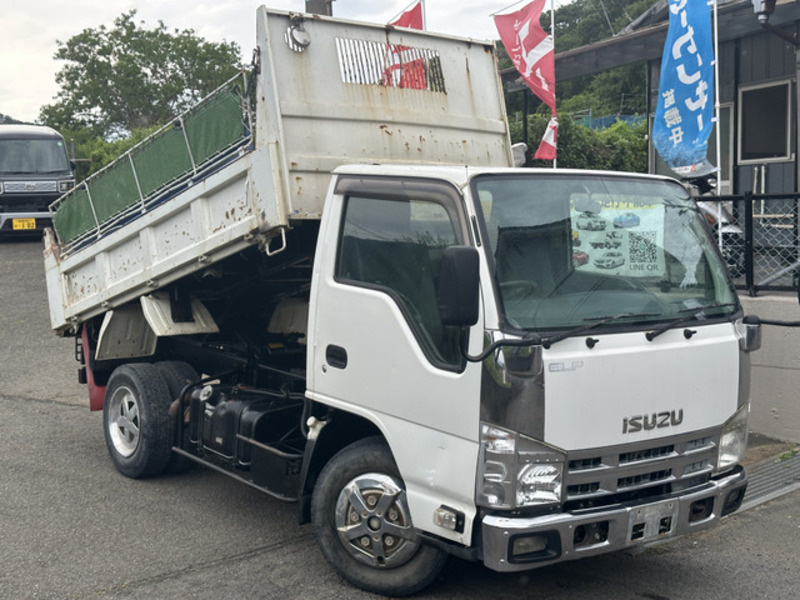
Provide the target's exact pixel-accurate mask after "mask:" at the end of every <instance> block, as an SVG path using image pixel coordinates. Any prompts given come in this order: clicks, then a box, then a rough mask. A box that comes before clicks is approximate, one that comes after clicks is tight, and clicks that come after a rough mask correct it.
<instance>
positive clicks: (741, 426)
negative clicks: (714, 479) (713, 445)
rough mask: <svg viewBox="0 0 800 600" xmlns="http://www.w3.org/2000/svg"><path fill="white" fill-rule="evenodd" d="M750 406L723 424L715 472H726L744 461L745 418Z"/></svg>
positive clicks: (745, 447)
mask: <svg viewBox="0 0 800 600" xmlns="http://www.w3.org/2000/svg"><path fill="white" fill-rule="evenodd" d="M749 413H750V405H749V404H745V405H744V406H743V407H742V408H740V409H739V410H738V411H736V414H734V415H733V417H731V418H730V420H729V421H728V422H727V423H725V426H724V427H723V428H722V437H720V440H719V455H718V457H717V472H722V471H727V470H728V469H730V468H732V467H735V466H736V465H738V464H739V463H740V462H742V459H744V453H745V450H747V417H748V415H749Z"/></svg>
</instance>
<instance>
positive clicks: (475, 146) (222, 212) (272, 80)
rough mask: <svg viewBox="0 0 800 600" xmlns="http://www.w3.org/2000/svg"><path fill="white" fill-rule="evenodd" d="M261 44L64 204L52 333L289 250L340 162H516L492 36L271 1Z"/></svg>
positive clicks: (56, 237)
mask: <svg viewBox="0 0 800 600" xmlns="http://www.w3.org/2000/svg"><path fill="white" fill-rule="evenodd" d="M257 48H258V52H257V54H256V57H257V58H256V61H255V64H254V65H253V72H252V73H250V74H243V75H242V76H240V77H237V78H235V79H233V80H231V82H229V83H228V84H227V85H226V86H223V88H221V89H220V90H219V91H218V92H217V93H216V94H214V95H213V96H212V97H211V98H209V99H206V100H205V101H204V102H203V103H201V104H200V105H198V106H197V107H195V108H194V109H192V110H191V111H189V112H188V113H186V114H184V115H181V116H180V117H178V118H177V119H176V120H175V121H174V122H173V123H171V124H170V125H168V126H166V127H165V128H163V129H162V130H160V131H159V132H157V133H156V134H154V136H153V137H151V138H149V139H147V140H145V141H144V142H142V143H141V144H139V145H138V146H136V147H135V148H134V149H132V150H131V152H129V153H128V154H126V155H124V156H122V157H120V158H119V159H117V161H115V162H114V163H113V164H112V165H110V166H109V167H108V168H106V169H105V170H103V171H101V172H99V173H97V174H96V175H95V176H93V177H92V178H90V179H88V180H87V181H85V182H83V183H82V184H81V185H79V186H78V187H77V188H76V189H75V190H74V191H72V192H71V193H69V194H67V195H65V196H63V197H62V198H60V199H59V200H58V201H57V202H56V203H55V204H54V205H53V206H52V207H51V210H52V211H53V221H54V226H55V231H49V232H48V233H47V235H46V236H45V268H46V273H47V287H48V294H49V296H50V313H51V314H50V317H51V325H52V327H53V329H55V330H56V331H58V332H59V333H67V332H69V331H70V330H74V328H75V326H77V325H78V324H79V323H81V322H84V321H86V320H87V319H90V318H92V317H94V316H98V315H101V314H103V313H105V312H106V311H108V310H110V309H112V308H114V307H118V306H121V305H122V304H125V303H127V302H129V301H131V300H133V299H136V298H138V297H140V296H143V295H146V294H148V293H150V292H152V291H154V290H156V289H159V288H161V287H163V286H165V285H167V284H169V283H171V282H173V281H176V280H177V279H180V278H182V277H184V276H185V275H188V274H190V273H192V272H194V271H197V270H199V269H202V268H205V267H207V266H208V265H209V264H211V263H213V262H215V261H217V260H220V259H222V258H224V257H226V256H230V255H232V254H235V253H237V252H239V251H241V250H242V249H243V248H246V247H248V246H251V245H254V244H262V245H263V246H264V247H265V248H266V249H267V252H268V253H271V252H278V251H280V250H281V249H282V248H283V245H284V240H285V237H284V234H285V231H286V228H287V227H290V226H291V223H292V221H293V220H298V219H319V217H320V215H321V213H322V206H323V202H324V198H325V194H326V191H327V188H328V185H329V180H330V177H329V175H330V172H331V170H332V169H334V168H335V167H336V166H338V165H341V164H348V163H401V164H426V163H427V164H437V165H442V164H450V165H467V164H469V165H473V166H508V165H509V164H510V163H511V161H512V156H511V149H510V140H509V136H508V129H507V124H506V119H505V108H504V103H503V98H502V91H501V87H500V85H499V82H498V74H497V67H496V63H495V55H494V51H493V47H492V45H491V44H488V43H484V42H476V41H474V40H465V39H457V38H453V37H447V36H439V35H433V34H430V33H427V32H419V31H413V30H406V29H403V30H401V29H395V28H393V27H385V26H376V25H369V24H364V23H355V22H347V21H340V20H336V21H334V20H332V19H328V18H324V17H317V16H310V15H299V14H290V13H284V12H276V11H271V10H267V9H266V8H264V7H261V8H259V9H258V13H257ZM253 82H255V85H254V87H253V86H251V84H252V83H253Z"/></svg>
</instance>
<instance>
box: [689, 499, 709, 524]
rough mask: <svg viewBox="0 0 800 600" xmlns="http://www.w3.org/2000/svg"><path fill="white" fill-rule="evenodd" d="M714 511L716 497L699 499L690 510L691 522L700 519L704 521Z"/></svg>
mask: <svg viewBox="0 0 800 600" xmlns="http://www.w3.org/2000/svg"><path fill="white" fill-rule="evenodd" d="M713 513H714V499H713V498H705V499H704V500H698V501H697V502H692V506H691V508H690V510H689V523H696V522H698V521H703V520H705V519H707V518H708V517H710V516H711V515H712V514H713Z"/></svg>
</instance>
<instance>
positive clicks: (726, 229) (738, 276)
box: [696, 193, 800, 296]
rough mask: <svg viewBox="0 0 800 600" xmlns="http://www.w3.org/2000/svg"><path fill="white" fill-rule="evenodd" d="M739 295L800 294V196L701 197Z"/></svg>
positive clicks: (699, 204) (700, 201)
mask: <svg viewBox="0 0 800 600" xmlns="http://www.w3.org/2000/svg"><path fill="white" fill-rule="evenodd" d="M696 200H697V203H698V206H699V208H700V210H701V212H702V213H703V214H704V216H705V217H706V220H707V221H708V222H709V225H711V227H712V229H713V231H714V235H715V236H716V238H717V242H718V244H719V246H720V249H721V250H722V253H723V255H724V256H725V259H726V261H727V263H728V267H729V268H730V271H731V275H732V276H733V278H734V282H735V283H736V287H737V288H738V289H742V290H746V291H747V292H749V294H750V295H751V296H755V295H756V294H758V292H759V291H764V290H782V291H791V290H795V289H797V286H798V279H799V278H800V249H798V200H800V194H797V193H793V194H752V193H747V194H744V195H743V196H700V197H697V198H696Z"/></svg>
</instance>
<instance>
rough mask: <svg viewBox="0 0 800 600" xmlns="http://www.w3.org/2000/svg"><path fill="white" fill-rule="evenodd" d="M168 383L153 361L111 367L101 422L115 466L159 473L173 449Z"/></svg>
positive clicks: (140, 474)
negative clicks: (112, 370)
mask: <svg viewBox="0 0 800 600" xmlns="http://www.w3.org/2000/svg"><path fill="white" fill-rule="evenodd" d="M169 403H170V394H169V388H168V387H167V383H166V382H165V381H164V378H163V377H162V376H161V374H160V373H159V371H158V369H156V367H155V366H154V365H151V364H149V363H131V364H126V365H122V366H120V367H117V368H116V369H114V372H113V373H112V374H111V377H110V378H109V380H108V385H107V387H106V397H105V402H104V404H103V425H104V429H105V437H106V446H107V447H108V453H109V454H110V455H111V460H112V461H113V462H114V466H115V467H116V468H117V470H118V471H119V472H120V473H122V474H123V475H125V476H126V477H132V478H134V479H140V478H144V477H152V476H154V475H158V474H160V473H161V472H162V471H163V470H164V468H165V467H166V465H167V462H168V461H169V457H170V453H171V450H172V443H171V442H172V438H171V435H170V434H171V427H170V418H169Z"/></svg>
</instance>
